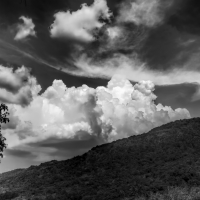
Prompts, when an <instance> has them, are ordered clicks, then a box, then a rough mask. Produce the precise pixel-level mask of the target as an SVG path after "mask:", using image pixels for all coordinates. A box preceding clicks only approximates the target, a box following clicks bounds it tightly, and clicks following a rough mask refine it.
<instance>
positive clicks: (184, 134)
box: [0, 118, 200, 200]
mask: <svg viewBox="0 0 200 200" xmlns="http://www.w3.org/2000/svg"><path fill="white" fill-rule="evenodd" d="M170 186H173V187H177V188H189V189H190V188H198V187H200V118H193V119H187V120H179V121H176V122H171V123H169V124H165V125H163V126H161V127H157V128H155V129H153V130H151V131H150V132H148V133H145V134H142V135H138V136H132V137H129V138H127V139H121V140H118V141H115V142H112V143H109V144H104V145H101V146H97V147H94V148H92V149H91V150H90V151H89V152H87V153H85V154H83V155H82V156H77V157H74V158H72V159H69V160H65V161H51V162H47V163H43V164H41V165H39V166H31V167H29V168H27V169H23V170H15V171H14V172H7V173H3V174H1V175H0V188H1V190H0V191H1V192H2V193H3V192H5V191H7V192H6V193H4V194H0V199H12V198H14V197H17V196H18V198H15V199H34V200H36V199H46V200H52V199H56V200H59V199H61V200H65V199H67V200H68V199H69V200H132V199H136V198H138V197H140V196H143V197H144V198H145V197H147V198H148V197H149V196H150V195H152V194H154V193H159V194H162V193H164V192H165V191H167V190H168V188H169V187H170ZM6 195H7V196H9V195H10V197H8V198H7V197H6ZM12 195H13V196H12ZM20 196H23V197H24V198H22V197H20Z"/></svg>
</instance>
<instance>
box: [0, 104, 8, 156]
mask: <svg viewBox="0 0 200 200" xmlns="http://www.w3.org/2000/svg"><path fill="white" fill-rule="evenodd" d="M8 115H9V112H8V107H7V106H6V105H5V104H3V103H2V104H1V105H0V123H7V122H9V119H8V118H7V116H8ZM5 140H6V138H5V137H3V136H2V134H1V124H0V156H1V157H3V154H2V152H3V150H4V148H6V144H5Z"/></svg>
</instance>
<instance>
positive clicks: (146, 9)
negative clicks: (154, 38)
mask: <svg viewBox="0 0 200 200" xmlns="http://www.w3.org/2000/svg"><path fill="white" fill-rule="evenodd" d="M171 3H172V1H168V2H167V3H163V2H162V1H161V0H151V1H149V0H136V1H132V0H127V1H125V2H124V3H122V4H121V8H120V12H119V17H118V22H132V23H135V24H136V25H145V26H147V27H153V26H155V25H158V24H160V23H161V22H162V21H163V19H164V12H163V8H164V9H166V8H167V7H169V6H170V4H171Z"/></svg>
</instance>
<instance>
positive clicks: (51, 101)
mask: <svg viewBox="0 0 200 200" xmlns="http://www.w3.org/2000/svg"><path fill="white" fill-rule="evenodd" d="M153 90H154V84H153V83H152V82H150V81H141V82H139V83H138V84H135V85H134V86H133V85H132V84H131V83H130V82H129V81H128V80H126V79H124V78H123V77H121V76H114V77H113V78H112V79H111V80H110V82H109V83H108V86H107V87H97V88H96V89H94V88H90V87H88V86H86V85H83V86H82V87H78V88H75V87H72V88H67V87H66V85H65V84H64V83H63V82H62V81H60V80H55V81H54V82H53V85H52V86H51V87H49V88H48V89H47V90H46V91H45V92H44V93H43V94H42V95H35V96H34V99H33V101H32V102H31V104H30V105H29V106H28V107H21V106H19V105H9V108H10V109H11V110H12V116H13V118H14V121H15V122H17V123H18V124H17V126H16V129H15V130H13V129H11V128H7V129H6V130H5V132H4V134H5V137H6V138H7V139H8V144H9V145H10V147H14V146H17V145H22V144H27V143H29V142H38V141H42V140H46V139H48V138H52V137H54V138H60V139H61V138H67V139H71V138H79V139H84V138H85V137H87V136H88V135H89V136H94V137H97V138H99V139H100V140H101V141H102V140H103V141H104V142H108V141H113V140H116V139H119V138H124V137H128V136H131V135H137V134H142V133H144V132H147V131H149V130H150V129H152V128H154V127H156V126H159V125H162V124H164V123H167V122H170V121H174V120H177V119H184V118H189V117H190V114H189V112H188V111H187V110H186V109H176V110H173V109H172V108H171V107H167V106H163V105H161V104H159V105H156V104H155V103H154V101H155V99H156V96H155V94H153ZM17 118H18V119H20V121H18V120H17ZM11 123H12V119H11Z"/></svg>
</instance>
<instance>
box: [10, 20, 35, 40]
mask: <svg viewBox="0 0 200 200" xmlns="http://www.w3.org/2000/svg"><path fill="white" fill-rule="evenodd" d="M19 19H21V20H22V21H23V24H18V25H17V30H18V32H17V34H16V35H15V38H14V40H22V39H24V38H26V37H28V36H29V35H31V36H36V32H35V30H34V28H35V24H34V23H33V21H32V19H31V18H28V17H24V16H21V17H20V18H19Z"/></svg>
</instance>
